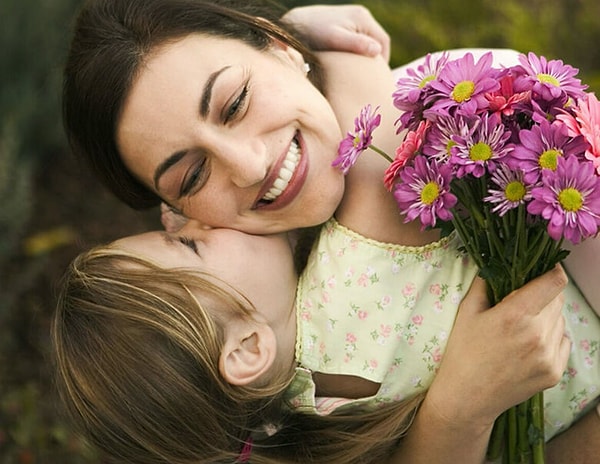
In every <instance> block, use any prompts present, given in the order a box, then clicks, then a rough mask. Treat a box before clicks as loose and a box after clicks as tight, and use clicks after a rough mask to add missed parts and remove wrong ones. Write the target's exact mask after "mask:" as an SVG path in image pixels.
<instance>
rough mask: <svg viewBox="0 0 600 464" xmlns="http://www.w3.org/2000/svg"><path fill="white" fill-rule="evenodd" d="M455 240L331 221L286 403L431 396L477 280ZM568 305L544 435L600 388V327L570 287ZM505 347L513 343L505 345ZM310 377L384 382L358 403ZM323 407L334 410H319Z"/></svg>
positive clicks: (303, 287) (310, 280)
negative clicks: (323, 394)
mask: <svg viewBox="0 0 600 464" xmlns="http://www.w3.org/2000/svg"><path fill="white" fill-rule="evenodd" d="M459 246H460V243H459V241H458V239H457V237H455V236H450V237H446V238H444V239H442V240H440V241H438V242H434V243H432V244H429V245H426V246H423V247H408V246H401V245H395V244H387V243H380V242H377V241H374V240H370V239H367V238H364V237H362V236H360V235H359V234H357V233H355V232H353V231H351V230H349V229H347V228H345V227H344V226H342V225H340V224H339V223H337V221H335V220H334V219H332V220H330V221H329V222H328V223H327V224H326V225H325V226H324V228H323V231H322V232H321V235H320V238H319V240H318V243H317V244H315V247H314V248H313V251H312V253H311V256H310V258H309V262H308V265H307V267H306V270H305V272H304V273H303V274H302V276H301V277H300V281H299V285H298V292H297V302H296V307H297V316H298V317H297V320H298V335H297V337H298V338H297V350H296V356H297V361H298V365H299V366H300V367H299V369H298V373H297V376H296V377H297V378H296V379H295V381H294V382H293V383H292V385H291V387H290V390H289V392H288V393H289V396H290V398H292V404H295V405H298V406H300V405H302V406H303V407H309V408H312V409H313V410H314V412H315V413H317V414H324V413H329V412H331V411H332V410H334V409H335V408H333V409H332V407H331V405H332V404H335V405H336V406H335V407H344V408H346V407H358V406H361V407H364V406H367V407H375V406H376V405H377V404H380V403H384V402H389V401H398V400H402V399H405V398H409V397H411V396H413V395H415V394H417V393H420V392H422V391H424V390H425V389H427V388H428V387H429V385H430V384H431V382H432V380H433V377H434V376H435V374H436V373H437V370H438V369H439V366H440V363H441V361H442V358H443V355H444V351H445V348H446V343H447V340H448V337H449V335H450V332H451V330H452V326H453V324H454V319H455V317H456V314H457V311H458V307H459V304H460V301H461V300H462V298H463V296H464V294H465V293H466V291H467V290H468V288H469V286H470V284H471V281H472V280H473V278H474V277H475V276H476V274H477V269H476V268H475V266H474V264H473V263H472V262H471V261H470V260H469V259H468V258H467V257H466V256H465V255H464V254H463V253H461V252H460V251H459ZM566 296H567V298H566V300H565V306H564V313H565V319H566V322H567V330H568V334H569V336H570V337H571V339H572V341H573V352H572V354H571V360H570V363H569V369H568V370H567V371H566V372H565V374H564V375H563V378H562V379H561V382H559V384H558V385H557V386H556V387H554V388H552V389H550V390H547V391H546V393H545V396H544V398H545V403H546V411H545V415H546V421H547V422H548V424H547V427H546V438H547V439H549V438H550V437H552V436H553V435H555V434H556V433H558V432H559V431H560V430H562V429H563V428H564V427H566V426H567V425H569V424H570V423H571V422H572V421H573V420H574V418H575V417H577V416H578V415H579V414H580V413H581V412H582V411H584V410H586V409H587V408H588V407H591V406H592V405H593V404H594V402H595V401H597V397H598V396H599V393H600V392H599V391H598V390H599V387H600V361H599V356H600V321H599V320H598V317H597V316H596V314H595V313H594V312H593V311H592V310H591V308H589V306H588V305H587V303H586V301H585V299H584V298H583V297H582V296H581V294H580V293H579V291H578V290H577V289H576V287H574V286H572V285H571V286H569V287H568V289H567V291H566ZM507 342H509V341H507ZM311 372H322V373H328V374H345V375H354V376H358V377H362V378H365V379H368V380H371V381H373V382H377V383H379V384H380V385H381V386H380V389H379V392H378V393H377V395H375V396H373V397H369V398H362V399H359V400H351V401H350V400H343V399H336V400H335V401H333V402H332V401H325V402H323V401H322V399H319V401H317V400H318V399H317V398H315V396H314V395H315V393H314V384H313V383H312V379H311V377H310V373H311ZM317 404H328V405H329V406H328V407H327V408H324V409H323V410H319V409H318V408H317Z"/></svg>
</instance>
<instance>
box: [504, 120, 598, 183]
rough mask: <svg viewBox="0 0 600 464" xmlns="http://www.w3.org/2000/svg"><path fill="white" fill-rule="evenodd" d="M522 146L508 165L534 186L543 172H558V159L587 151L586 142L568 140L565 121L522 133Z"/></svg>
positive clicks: (518, 145) (544, 124)
mask: <svg viewBox="0 0 600 464" xmlns="http://www.w3.org/2000/svg"><path fill="white" fill-rule="evenodd" d="M519 140H520V143H519V144H517V145H516V147H515V149H514V150H513V152H512V154H511V156H510V158H509V159H508V160H507V163H508V164H509V165H510V166H511V167H513V168H519V169H521V170H523V172H524V173H525V178H524V179H525V182H527V183H530V184H533V183H535V182H536V181H537V180H538V179H539V177H540V173H541V171H542V170H543V169H550V170H554V169H556V165H557V160H558V158H560V157H567V156H570V155H572V154H578V153H583V152H585V149H586V144H585V141H584V140H582V138H580V137H569V134H568V129H567V126H566V125H565V124H563V123H562V122H559V121H557V122H553V123H550V122H549V121H547V120H545V119H544V120H542V121H541V122H540V124H539V125H535V126H533V127H532V128H531V129H523V130H521V131H520V132H519Z"/></svg>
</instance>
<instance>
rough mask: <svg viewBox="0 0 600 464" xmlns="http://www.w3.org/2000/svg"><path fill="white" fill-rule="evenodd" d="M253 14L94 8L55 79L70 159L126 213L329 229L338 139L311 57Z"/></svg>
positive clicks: (134, 4)
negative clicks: (61, 76)
mask: <svg viewBox="0 0 600 464" xmlns="http://www.w3.org/2000/svg"><path fill="white" fill-rule="evenodd" d="M258 5H261V2H231V1H228V2H226V1H203V0H92V1H91V2H89V3H88V4H87V5H86V6H85V7H84V9H83V10H82V12H81V13H80V15H79V17H78V20H77V23H76V26H75V35H74V38H73V41H72V45H71V51H70V54H69V58H68V61H67V65H66V68H65V81H64V120H65V126H66V130H67V134H68V136H69V140H70V141H71V145H72V147H73V149H74V150H75V152H76V153H77V154H79V155H81V156H83V157H84V158H86V159H87V160H88V161H89V162H90V163H91V165H92V166H93V167H94V169H95V171H96V172H97V173H98V174H99V176H100V178H101V179H102V180H103V181H104V182H105V183H106V184H107V185H108V186H109V188H111V190H112V191H113V192H114V193H116V194H117V195H118V196H119V197H120V198H121V199H122V200H124V201H125V202H127V203H128V204H130V205H131V206H134V207H144V206H152V205H155V204H157V203H158V201H159V199H160V198H162V199H163V200H165V201H166V202H167V203H169V204H170V205H171V206H173V207H175V208H177V209H179V210H181V211H182V212H183V213H184V214H185V215H186V216H188V217H192V218H195V219H198V220H199V221H201V222H203V223H204V224H206V225H209V226H212V227H229V228H235V229H239V230H243V231H246V232H251V233H261V234H262V233H269V232H278V231H282V230H291V229H295V228H298V227H305V226H309V225H315V224H318V223H321V222H323V221H324V220H325V219H327V218H329V217H330V216H331V215H332V213H333V211H334V210H335V207H336V206H337V204H338V203H339V201H340V198H341V195H342V193H343V177H342V176H341V174H340V173H339V172H338V171H337V170H335V169H334V168H332V167H331V161H332V160H333V157H334V156H335V153H336V150H337V144H338V142H339V140H340V139H341V130H340V128H339V125H338V123H337V120H336V118H335V115H334V113H333V110H332V108H331V106H330V105H329V103H328V102H327V100H326V99H325V98H324V96H323V95H322V94H321V93H320V92H319V90H317V88H316V87H315V86H314V85H313V84H312V83H311V82H310V81H309V79H308V78H307V69H308V68H307V67H306V64H308V65H309V66H310V68H311V70H310V72H309V73H308V76H309V77H310V78H312V77H316V78H318V77H319V67H318V63H317V61H316V59H315V58H314V56H313V55H312V54H311V53H310V52H309V51H308V50H307V49H306V48H305V47H303V46H302V44H301V43H300V42H298V41H297V40H296V39H295V38H294V37H293V36H292V35H290V34H288V33H287V32H286V31H285V30H284V29H283V28H281V27H280V26H277V25H276V24H277V16H278V15H279V14H280V12H275V13H274V12H273V11H271V10H270V9H268V8H260V7H259V6H258Z"/></svg>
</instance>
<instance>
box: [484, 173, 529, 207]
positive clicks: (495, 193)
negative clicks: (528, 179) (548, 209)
mask: <svg viewBox="0 0 600 464" xmlns="http://www.w3.org/2000/svg"><path fill="white" fill-rule="evenodd" d="M491 181H492V183H493V184H495V185H496V187H497V188H490V189H488V193H489V196H487V197H484V199H483V201H487V202H488V203H492V204H494V205H496V206H494V207H493V208H492V213H496V212H497V213H498V215H499V216H500V217H502V216H504V215H505V214H506V213H507V212H508V211H509V210H511V209H514V208H516V207H517V206H519V205H523V204H526V203H527V202H529V200H531V185H528V184H526V183H525V181H524V180H523V171H521V170H520V169H511V168H510V167H509V166H508V165H506V164H501V165H499V166H498V169H496V170H495V171H494V173H493V174H492V175H491Z"/></svg>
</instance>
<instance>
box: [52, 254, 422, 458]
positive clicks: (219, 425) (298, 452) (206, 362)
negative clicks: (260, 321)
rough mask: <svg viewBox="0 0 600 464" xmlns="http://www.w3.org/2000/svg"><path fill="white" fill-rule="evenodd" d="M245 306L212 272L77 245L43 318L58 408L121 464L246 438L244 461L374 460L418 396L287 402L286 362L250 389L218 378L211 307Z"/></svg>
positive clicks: (394, 438)
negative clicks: (368, 405)
mask: <svg viewBox="0 0 600 464" xmlns="http://www.w3.org/2000/svg"><path fill="white" fill-rule="evenodd" d="M252 311H253V308H251V306H250V305H249V303H248V302H247V301H246V300H245V299H244V298H243V296H241V295H239V294H237V293H236V292H235V291H234V290H233V289H230V288H227V287H226V286H225V285H224V284H222V283H220V282H218V281H216V280H215V279H214V278H212V277H211V276H208V275H204V274H200V273H196V272H192V271H189V270H183V269H163V268H161V267H160V266H157V265H156V264H153V263H152V262H149V261H147V260H145V259H143V258H141V257H138V256H134V255H132V254H130V253H128V252H126V251H123V250H118V249H116V248H112V247H110V246H108V247H98V248H95V249H92V250H90V251H89V252H86V253H83V254H81V255H80V256H79V257H77V258H76V259H75V260H74V261H73V262H72V264H71V265H70V267H69V269H68V271H67V272H66V274H65V277H64V282H63V286H62V290H61V294H60V296H59V300H58V306H57V310H56V314H55V317H54V320H53V325H52V341H53V352H54V359H55V363H56V374H57V376H56V377H57V386H58V390H59V393H60V395H61V397H62V399H63V402H64V404H65V406H66V411H67V412H68V414H69V415H70V416H71V418H72V419H73V420H74V422H75V424H76V425H77V426H79V428H80V430H81V432H82V433H83V434H84V436H86V437H87V438H88V439H89V440H90V441H91V443H93V444H94V445H96V446H98V447H99V448H100V449H102V450H103V451H104V452H106V453H107V454H108V455H109V456H111V457H114V458H116V459H117V460H121V461H124V462H128V463H139V464H150V463H152V464H154V463H164V464H167V463H168V464H184V463H185V464H189V463H194V464H198V463H219V462H223V463H225V462H227V463H232V462H236V460H237V458H238V456H239V453H240V451H241V449H242V448H243V446H244V443H245V442H247V441H248V439H249V438H250V437H251V438H252V442H253V448H252V454H251V458H250V461H249V462H252V463H286V462H290V463H291V462H296V463H298V462H302V463H305V462H323V463H324V462H327V463H351V462H352V463H353V462H381V460H382V459H384V457H385V456H387V455H388V454H389V452H390V450H391V449H392V448H393V447H394V446H395V445H397V443H398V440H399V439H400V438H401V437H402V435H403V434H404V433H405V432H406V430H407V428H408V426H409V425H410V422H411V420H412V417H413V416H414V414H415V412H416V408H417V406H418V404H419V401H420V400H421V397H415V398H413V399H412V400H410V401H407V402H403V403H400V402H398V403H393V404H389V405H386V406H384V407H381V408H379V409H377V410H375V411H371V412H360V413H359V412H356V413H355V414H351V413H346V414H343V415H339V414H333V415H330V416H318V415H315V414H310V413H305V412H302V411H301V410H299V409H292V408H291V407H290V406H289V405H288V404H287V403H286V401H285V399H284V392H285V389H286V387H287V386H288V385H289V383H290V382H291V380H292V377H293V375H294V372H293V369H291V370H289V371H285V372H282V373H281V376H280V377H279V378H277V379H275V380H274V381H273V382H271V383H269V385H265V386H263V387H260V388H256V387H255V388H252V387H240V386H233V385H230V384H228V383H227V382H226V381H225V380H224V379H223V378H222V376H221V375H220V373H219V368H218V360H219V355H220V353H221V349H222V345H223V331H222V329H221V326H220V323H219V319H220V317H219V315H222V314H228V316H232V317H251V314H252ZM274 431H276V432H275V433H273V432H274Z"/></svg>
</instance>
